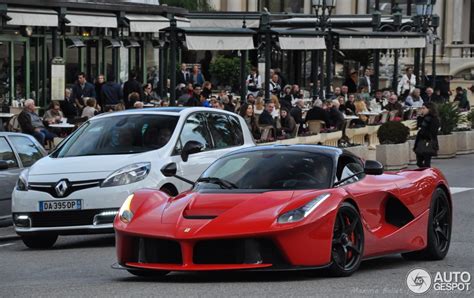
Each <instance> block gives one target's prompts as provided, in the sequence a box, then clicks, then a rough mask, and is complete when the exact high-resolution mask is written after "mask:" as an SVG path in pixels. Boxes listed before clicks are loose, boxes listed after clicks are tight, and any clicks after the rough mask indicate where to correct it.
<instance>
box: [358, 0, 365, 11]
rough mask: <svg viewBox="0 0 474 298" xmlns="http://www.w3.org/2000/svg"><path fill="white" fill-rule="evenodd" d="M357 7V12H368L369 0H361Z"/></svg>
mask: <svg viewBox="0 0 474 298" xmlns="http://www.w3.org/2000/svg"><path fill="white" fill-rule="evenodd" d="M358 5H359V6H358V7H357V14H367V1H359V2H358Z"/></svg>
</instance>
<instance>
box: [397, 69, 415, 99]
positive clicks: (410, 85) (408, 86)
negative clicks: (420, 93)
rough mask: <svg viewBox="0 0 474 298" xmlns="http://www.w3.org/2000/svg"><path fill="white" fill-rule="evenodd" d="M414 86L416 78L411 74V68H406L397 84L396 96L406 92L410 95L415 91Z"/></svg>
mask: <svg viewBox="0 0 474 298" xmlns="http://www.w3.org/2000/svg"><path fill="white" fill-rule="evenodd" d="M415 85H416V77H415V75H414V74H413V68H411V67H407V68H406V69H405V74H404V75H403V76H402V79H401V80H400V82H399V83H398V88H397V91H398V95H402V94H404V93H405V91H407V90H408V93H412V92H413V89H415Z"/></svg>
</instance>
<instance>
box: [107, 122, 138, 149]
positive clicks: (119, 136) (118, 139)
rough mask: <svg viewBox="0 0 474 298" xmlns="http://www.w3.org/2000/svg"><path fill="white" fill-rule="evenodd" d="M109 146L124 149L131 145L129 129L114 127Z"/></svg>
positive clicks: (131, 135)
mask: <svg viewBox="0 0 474 298" xmlns="http://www.w3.org/2000/svg"><path fill="white" fill-rule="evenodd" d="M110 145H112V147H115V148H120V149H124V148H127V147H131V146H132V145H133V133H132V131H131V128H129V127H119V128H117V127H115V128H113V129H112V135H111V140H110Z"/></svg>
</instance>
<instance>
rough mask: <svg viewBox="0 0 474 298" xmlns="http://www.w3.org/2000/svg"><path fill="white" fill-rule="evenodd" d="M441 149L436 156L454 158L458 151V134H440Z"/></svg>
mask: <svg viewBox="0 0 474 298" xmlns="http://www.w3.org/2000/svg"><path fill="white" fill-rule="evenodd" d="M438 143H439V151H438V156H437V157H436V158H453V157H455V156H456V152H457V150H458V149H457V147H458V146H457V138H456V135H454V134H450V135H439V136H438Z"/></svg>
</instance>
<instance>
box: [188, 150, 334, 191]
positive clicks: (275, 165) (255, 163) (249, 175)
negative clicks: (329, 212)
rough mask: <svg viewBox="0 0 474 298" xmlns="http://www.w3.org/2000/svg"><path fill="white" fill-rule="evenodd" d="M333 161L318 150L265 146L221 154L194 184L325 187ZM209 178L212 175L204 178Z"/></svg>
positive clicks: (286, 187)
mask: <svg viewBox="0 0 474 298" xmlns="http://www.w3.org/2000/svg"><path fill="white" fill-rule="evenodd" d="M332 168H333V163H332V159H331V158H330V157H329V156H325V155H322V154H317V153H311V152H302V151H290V150H286V151H283V150H265V151H253V152H242V153H237V154H232V155H230V156H227V157H224V158H221V159H219V160H217V161H216V162H215V163H213V164H212V165H211V166H210V167H209V168H208V169H207V170H206V171H205V172H204V173H203V174H202V176H201V178H200V180H201V181H202V182H200V183H198V185H197V188H199V189H203V188H204V189H209V188H211V189H212V188H223V187H222V183H214V182H215V181H216V180H218V179H219V180H223V181H225V182H227V183H231V184H232V185H234V186H235V187H233V188H236V189H249V190H250V189H252V190H256V189H258V190H282V189H283V190H284V189H287V190H297V189H325V188H329V187H330V185H331V181H332V179H331V177H332ZM206 178H212V179H206Z"/></svg>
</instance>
